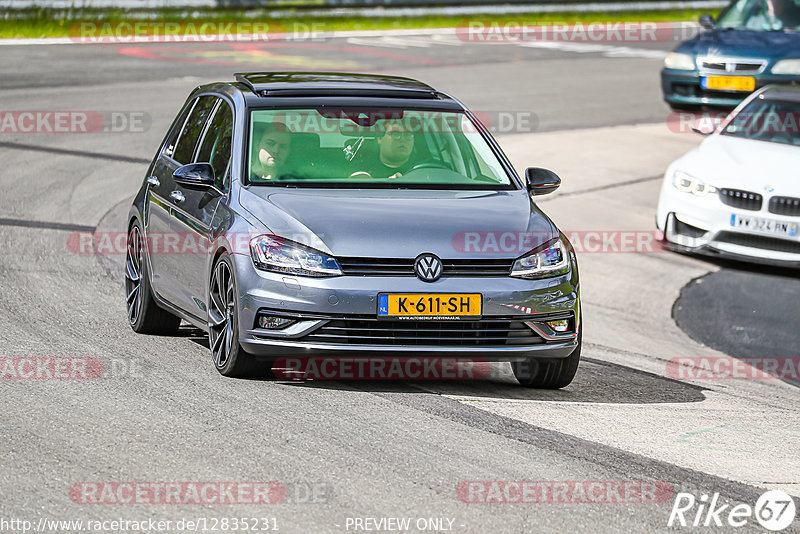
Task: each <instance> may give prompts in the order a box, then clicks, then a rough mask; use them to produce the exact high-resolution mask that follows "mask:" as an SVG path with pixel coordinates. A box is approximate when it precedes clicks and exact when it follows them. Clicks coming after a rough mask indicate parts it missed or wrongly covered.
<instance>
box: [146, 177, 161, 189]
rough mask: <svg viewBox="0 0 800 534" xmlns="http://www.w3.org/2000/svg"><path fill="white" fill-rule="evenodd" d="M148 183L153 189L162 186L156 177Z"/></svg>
mask: <svg viewBox="0 0 800 534" xmlns="http://www.w3.org/2000/svg"><path fill="white" fill-rule="evenodd" d="M147 183H148V184H150V185H152V186H153V187H158V186H160V185H161V182H159V181H158V178H157V177H155V176H151V177H149V178H148V179H147Z"/></svg>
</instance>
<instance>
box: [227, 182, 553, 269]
mask: <svg viewBox="0 0 800 534" xmlns="http://www.w3.org/2000/svg"><path fill="white" fill-rule="evenodd" d="M241 191H242V192H241V195H240V198H239V201H240V203H241V205H242V206H243V207H244V208H245V209H246V210H247V211H249V212H250V213H251V214H252V215H253V216H255V217H256V218H257V219H258V220H259V221H260V222H261V223H263V224H264V226H265V227H266V228H265V229H264V230H265V231H267V232H270V233H273V234H276V235H280V236H283V237H285V238H287V239H291V240H292V241H296V242H299V243H304V244H306V245H308V246H311V247H313V248H316V249H318V250H321V251H322V252H325V253H327V254H332V255H333V256H340V257H374V258H415V257H417V256H418V255H419V254H421V253H423V252H430V253H433V254H436V255H438V256H439V257H441V258H451V259H457V258H469V257H474V256H475V254H476V253H480V254H481V255H482V256H483V255H489V256H492V257H496V258H511V257H517V256H520V255H521V254H522V253H523V252H525V251H527V250H529V248H528V249H526V250H525V251H523V252H520V251H519V247H517V246H511V245H509V244H510V243H511V240H512V239H517V240H518V238H519V234H520V233H523V234H524V236H525V238H526V241H525V242H524V245H525V247H527V246H528V245H530V248H533V247H535V246H537V245H539V244H541V243H544V242H546V241H548V240H549V239H552V238H553V237H556V236H557V235H558V230H557V229H556V228H555V226H554V225H553V223H552V222H551V221H550V220H549V219H548V218H547V217H546V216H545V215H544V214H543V213H542V212H541V211H539V209H538V208H537V207H536V206H535V205H534V204H533V202H531V199H530V197H529V196H528V193H527V192H526V191H418V190H352V189H338V190H320V189H276V188H274V187H259V186H251V187H248V188H242V190H241ZM509 233H510V234H512V235H514V236H515V237H514V238H511V237H506V242H505V243H506V244H507V245H509V246H505V247H502V246H494V243H496V240H497V239H501V238H502V237H503V236H507V235H508V234H509ZM490 234H492V237H494V239H492V237H490ZM467 239H472V240H471V241H467ZM517 242H518V241H515V243H517Z"/></svg>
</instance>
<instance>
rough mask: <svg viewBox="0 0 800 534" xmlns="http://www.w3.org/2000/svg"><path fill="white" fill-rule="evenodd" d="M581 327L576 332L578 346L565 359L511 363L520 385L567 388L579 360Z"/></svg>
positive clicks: (529, 360)
mask: <svg viewBox="0 0 800 534" xmlns="http://www.w3.org/2000/svg"><path fill="white" fill-rule="evenodd" d="M582 330H583V325H581V326H580V327H579V330H578V346H577V347H575V350H573V351H572V353H571V354H570V355H569V356H567V357H566V358H552V359H550V358H528V359H527V360H524V361H519V362H511V368H512V370H513V371H514V376H515V377H516V378H517V381H518V382H519V383H520V385H522V386H525V387H527V388H537V389H559V388H563V387H566V386H568V385H569V384H570V383H571V382H572V379H573V378H575V373H576V372H577V371H578V364H579V363H580V360H581V346H582V345H583V340H582V338H583V333H582Z"/></svg>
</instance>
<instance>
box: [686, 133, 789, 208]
mask: <svg viewBox="0 0 800 534" xmlns="http://www.w3.org/2000/svg"><path fill="white" fill-rule="evenodd" d="M673 168H674V169H676V170H680V171H684V172H687V173H689V174H690V175H692V176H694V177H695V178H699V179H701V180H703V181H705V182H707V183H709V184H710V185H713V186H715V187H717V188H722V187H727V188H732V189H743V190H747V191H753V192H756V193H761V194H767V195H780V196H794V197H800V147H796V146H791V145H782V144H779V143H771V142H767V141H754V140H752V139H742V138H738V137H732V136H729V135H712V136H710V137H708V138H707V139H706V140H705V141H703V143H702V144H701V145H700V146H699V147H698V148H697V149H695V150H693V151H692V152H690V153H688V154H687V155H686V156H684V157H683V158H681V159H680V160H678V161H677V162H675V164H674V165H673ZM769 189H772V190H773V191H769Z"/></svg>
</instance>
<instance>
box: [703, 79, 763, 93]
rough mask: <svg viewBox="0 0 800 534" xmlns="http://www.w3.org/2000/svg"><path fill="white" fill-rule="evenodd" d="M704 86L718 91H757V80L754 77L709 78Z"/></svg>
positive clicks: (704, 81)
mask: <svg viewBox="0 0 800 534" xmlns="http://www.w3.org/2000/svg"><path fill="white" fill-rule="evenodd" d="M702 86H703V88H704V89H715V90H717V91H755V89H756V79H755V78H753V77H752V76H707V77H705V78H703V83H702Z"/></svg>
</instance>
